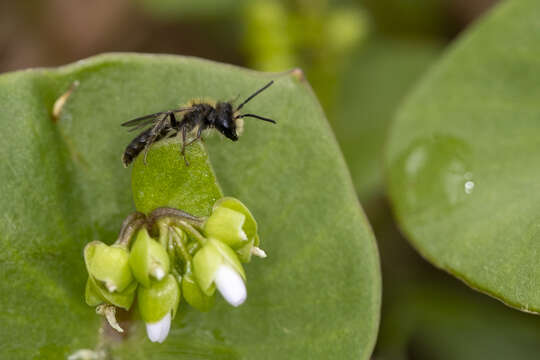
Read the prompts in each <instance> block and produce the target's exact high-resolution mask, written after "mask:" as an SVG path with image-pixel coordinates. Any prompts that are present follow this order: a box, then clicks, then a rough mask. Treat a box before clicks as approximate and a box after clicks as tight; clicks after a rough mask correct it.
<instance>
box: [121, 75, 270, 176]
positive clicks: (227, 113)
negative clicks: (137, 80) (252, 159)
mask: <svg viewBox="0 0 540 360" xmlns="http://www.w3.org/2000/svg"><path fill="white" fill-rule="evenodd" d="M273 83H274V81H270V82H269V83H268V84H266V85H265V86H263V87H262V88H260V89H259V90H257V91H255V92H254V93H253V94H251V95H250V96H249V97H248V98H247V99H246V100H244V101H243V102H242V103H241V104H240V105H238V106H237V107H236V109H233V105H232V103H231V102H218V103H217V104H216V105H215V106H214V105H211V104H209V103H204V102H203V103H193V104H191V105H190V106H187V107H182V108H179V109H174V110H169V111H162V112H158V113H155V114H150V115H145V116H141V117H139V118H136V119H133V120H130V121H127V122H125V123H123V124H122V126H127V127H132V129H130V130H129V131H134V130H137V129H140V128H143V127H145V126H147V125H150V124H151V125H152V126H151V127H150V128H148V129H146V130H144V131H143V132H141V133H140V134H139V135H137V137H135V139H133V140H132V141H131V142H130V143H129V145H128V146H127V147H126V150H125V151H124V154H123V155H122V163H123V164H124V167H127V166H128V165H129V164H131V162H132V161H133V160H134V159H135V158H136V157H137V155H139V154H140V153H141V151H143V150H144V163H145V164H146V155H147V153H148V149H149V148H150V146H152V144H153V143H155V142H156V141H159V140H161V139H166V138H170V137H173V136H176V135H177V134H178V133H180V134H181V135H182V151H181V154H182V156H183V157H184V161H185V162H186V165H189V164H188V161H187V160H186V155H185V149H186V146H188V145H190V144H192V143H193V142H195V141H197V140H199V139H200V138H201V136H202V133H203V131H204V130H206V129H211V128H215V129H216V130H217V131H219V132H220V133H222V134H223V135H225V136H226V137H227V138H229V139H231V140H232V141H237V140H238V135H239V134H238V133H239V132H240V131H241V130H242V120H241V119H242V118H245V117H252V118H256V119H259V120H264V121H268V122H271V123H273V124H275V123H276V122H275V121H274V120H272V119H268V118H265V117H262V116H259V115H255V114H239V113H238V111H239V110H240V109H241V108H242V107H243V106H244V105H245V104H247V103H248V102H249V101H250V100H251V99H253V98H254V97H255V96H257V95H259V94H260V93H261V92H263V91H264V90H266V89H267V88H268V87H269V86H270V85H272V84H273ZM178 113H184V116H183V117H182V118H181V119H180V120H178V119H177V118H176V115H175V114H178ZM193 133H195V137H193V138H192V139H190V140H189V141H188V137H189V136H191V135H192V134H193ZM186 141H187V142H186Z"/></svg>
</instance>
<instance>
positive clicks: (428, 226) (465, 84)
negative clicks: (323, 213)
mask: <svg viewBox="0 0 540 360" xmlns="http://www.w3.org/2000/svg"><path fill="white" fill-rule="evenodd" d="M539 13H540V4H539V3H538V2H536V1H532V0H527V1H509V2H506V3H503V4H502V5H501V6H500V7H498V8H496V9H495V11H493V12H492V13H491V14H490V15H489V16H488V17H487V18H485V19H484V20H483V21H481V22H480V23H479V24H478V25H477V26H475V27H473V28H472V29H471V31H470V32H469V33H467V34H465V35H464V36H463V38H461V39H460V41H458V43H456V44H455V45H454V47H453V49H452V50H451V51H450V52H449V53H448V54H447V55H446V57H445V58H444V60H443V61H442V62H441V63H439V64H438V65H437V66H436V68H435V69H433V71H432V72H431V73H430V74H429V75H428V76H427V77H426V78H425V79H424V81H423V82H422V83H421V84H420V86H419V87H418V88H417V89H416V91H415V92H414V93H413V94H412V95H411V96H410V97H409V99H408V101H407V102H406V103H405V105H404V106H403V108H401V110H400V112H399V114H398V116H397V119H396V122H395V124H394V125H393V128H392V131H391V134H390V139H389V143H388V149H387V156H386V165H387V173H388V174H389V191H390V195H391V198H392V202H393V206H394V209H395V213H396V215H397V217H398V220H399V223H400V225H401V227H402V229H403V230H404V232H405V233H406V234H407V237H408V238H409V240H410V241H411V242H412V243H413V245H414V246H415V247H416V248H417V249H418V250H419V252H420V253H421V254H422V255H423V256H425V257H426V258H427V259H429V260H430V261H431V262H432V263H434V264H435V265H436V266H438V267H440V268H442V269H445V270H447V271H449V272H450V273H452V274H454V275H455V276H457V277H458V278H460V279H462V280H464V281H465V282H466V283H468V284H469V285H470V286H472V287H474V288H475V289H478V290H480V291H482V292H485V293H487V294H490V295H491V296H494V297H496V298H498V299H500V300H502V301H504V302H505V303H507V304H509V305H511V306H514V307H517V308H520V309H522V310H524V311H532V312H538V311H540V283H539V282H538V278H539V277H540V267H539V266H538V261H539V256H538V254H540V251H539V249H540V232H539V231H538V214H539V213H540V202H539V201H537V199H536V195H535V194H537V193H539V194H540V192H539V191H537V190H539V187H538V184H540V182H539V181H538V179H539V177H540V168H539V167H538V160H539V159H540V148H539V147H538V140H537V139H538V137H539V136H540V131H539V130H540V128H539V127H538V114H539V113H540V102H538V98H540V87H539V86H538V84H539V83H540V72H539V71H538V59H537V56H536V53H537V52H538V51H540V45H539V44H538V42H537V41H536V40H535V37H534V36H531V34H536V33H537V32H538V31H539V30H540V25H539V23H538V14H539Z"/></svg>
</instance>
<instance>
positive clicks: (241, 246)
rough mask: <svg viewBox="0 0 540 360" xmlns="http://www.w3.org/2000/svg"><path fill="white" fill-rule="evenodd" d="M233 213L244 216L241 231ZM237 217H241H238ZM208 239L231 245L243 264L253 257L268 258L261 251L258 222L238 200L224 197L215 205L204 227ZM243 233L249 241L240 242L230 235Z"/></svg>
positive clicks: (237, 238)
mask: <svg viewBox="0 0 540 360" xmlns="http://www.w3.org/2000/svg"><path fill="white" fill-rule="evenodd" d="M233 212H236V213H237V214H238V213H239V214H242V215H244V217H245V218H244V222H243V223H242V225H240V226H241V231H238V226H239V225H238V224H237V223H235V221H238V220H235V219H234V217H233V216H232V215H231V214H232V213H233ZM236 217H239V216H238V215H236ZM204 230H205V234H206V235H207V237H212V238H215V239H218V240H221V241H222V242H224V243H226V244H227V245H229V246H230V247H231V248H232V249H234V250H235V251H236V254H237V256H238V258H239V259H240V261H241V262H245V263H247V262H249V261H250V260H251V256H252V255H256V256H259V257H262V258H264V257H266V253H265V252H264V251H263V250H262V249H260V248H259V247H258V246H259V242H260V240H259V235H258V234H257V222H256V221H255V218H254V217H253V215H252V214H251V212H250V211H249V209H248V208H247V207H246V206H245V205H244V204H243V203H242V202H241V201H240V200H238V199H235V198H232V197H224V198H221V199H219V200H218V201H216V203H215V204H214V208H213V212H212V215H211V216H210V217H209V218H208V220H207V221H206V223H205V226H204ZM238 233H243V234H245V237H247V240H241V241H240V240H239V237H238V236H236V238H234V237H233V236H231V235H230V234H238Z"/></svg>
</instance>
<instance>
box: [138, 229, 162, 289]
mask: <svg viewBox="0 0 540 360" xmlns="http://www.w3.org/2000/svg"><path fill="white" fill-rule="evenodd" d="M129 266H130V267H131V271H132V272H133V276H135V279H137V281H138V282H140V283H141V284H142V285H143V286H145V287H149V286H150V285H151V283H150V277H152V278H154V279H155V280H157V281H160V280H162V279H163V278H165V276H166V275H167V274H168V273H169V270H170V261H169V256H168V255H167V251H166V250H165V249H164V248H163V246H162V245H161V244H160V243H159V242H157V241H156V240H154V239H152V238H151V237H150V235H149V234H148V231H147V230H146V229H145V228H142V229H141V230H139V232H138V233H137V238H136V239H135V243H134V244H133V246H132V247H131V253H130V255H129Z"/></svg>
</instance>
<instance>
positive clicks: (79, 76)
mask: <svg viewBox="0 0 540 360" xmlns="http://www.w3.org/2000/svg"><path fill="white" fill-rule="evenodd" d="M270 78H272V79H274V80H276V84H275V85H273V86H272V87H271V88H270V89H269V90H267V91H266V92H264V93H263V94H261V95H260V96H259V97H258V98H256V99H255V100H254V101H253V102H251V103H250V104H248V105H247V106H246V107H245V109H246V111H248V110H249V111H250V112H254V113H258V114H261V115H264V116H269V117H272V118H275V119H276V120H278V125H271V124H267V123H263V122H260V121H257V120H255V119H246V126H245V127H246V130H245V134H244V135H243V136H242V138H241V139H240V140H239V141H238V142H237V143H233V142H230V141H228V140H223V139H222V138H221V137H219V136H215V137H214V138H212V139H210V141H209V150H210V158H211V162H212V165H213V167H214V168H215V171H216V173H217V176H218V181H219V182H220V183H221V185H222V189H223V191H224V193H225V194H226V195H230V196H235V197H237V198H239V199H241V200H242V201H243V202H244V203H245V204H246V205H247V206H248V207H249V208H250V209H251V210H252V212H253V214H254V216H255V217H256V218H257V220H258V222H259V225H260V235H261V241H262V242H261V244H262V246H263V247H264V249H265V250H266V251H267V253H268V255H269V257H268V258H267V259H265V260H259V259H257V260H253V261H252V263H251V264H249V265H248V266H247V268H246V270H247V274H248V300H247V302H246V304H244V305H243V306H242V307H240V308H238V309H233V308H231V307H230V306H228V305H226V304H225V303H224V302H223V301H221V300H220V301H218V302H217V303H216V307H215V308H214V309H213V310H212V311H210V312H208V313H199V312H197V311H194V310H190V309H188V307H187V306H186V304H185V303H182V304H181V305H180V310H179V313H178V315H177V317H176V319H175V321H174V323H173V327H172V330H171V333H170V334H169V338H168V339H167V341H166V342H165V343H164V344H161V345H155V344H151V343H150V342H149V341H148V340H147V339H146V337H145V336H144V326H141V325H142V324H141V323H137V324H138V325H136V326H135V328H134V329H132V331H130V335H129V336H128V337H127V338H124V340H123V341H120V342H113V344H114V345H112V347H113V352H114V357H115V358H126V359H128V358H129V359H133V358H138V359H144V358H152V359H167V358H171V359H172V358H174V359H194V358H205V359H233V358H234V359H236V358H239V359H277V358H311V359H317V358H321V359H327V358H330V357H333V358H340V359H346V358H350V359H367V358H368V357H369V355H370V353H371V350H372V348H373V344H374V342H375V337H376V331H377V326H378V318H379V307H380V273H379V264H378V257H377V250H376V247H375V243H374V239H373V235H372V233H371V231H370V229H369V226H368V224H367V222H366V220H365V217H364V216H363V214H362V211H361V209H360V207H359V205H358V203H357V201H356V197H355V194H354V190H353V188H352V185H351V181H350V178H349V175H348V172H347V169H346V167H345V165H344V161H343V159H342V156H341V154H340V152H339V150H338V147H337V145H336V142H335V140H334V137H333V135H332V133H331V131H330V130H329V127H328V125H327V123H326V120H325V118H324V115H323V113H322V111H321V109H320V107H319V105H318V103H317V101H316V99H315V98H314V96H313V94H312V93H311V91H310V89H309V86H307V85H306V83H305V81H304V79H303V78H302V76H301V73H299V72H298V71H296V72H292V73H288V74H282V75H268V74H262V73H256V72H252V71H248V70H243V69H240V68H236V67H233V66H229V65H222V64H216V63H212V62H208V61H201V60H196V59H190V58H182V57H171V56H140V55H128V54H125V55H106V56H99V57H96V58H92V59H88V60H85V61H81V62H78V63H76V64H73V65H69V66H66V67H63V68H60V69H57V70H33V71H24V72H17V73H13V74H6V75H3V76H2V77H0V99H2V106H3V109H2V112H0V123H1V124H2V126H3V130H4V140H3V141H2V143H1V145H0V149H1V151H0V157H1V161H0V173H1V174H2V175H3V176H2V180H1V182H0V191H1V193H2V197H1V198H0V204H1V206H2V210H3V211H2V214H3V215H2V216H1V217H0V231H1V233H0V234H1V236H0V250H1V252H0V264H1V265H0V275H1V278H2V279H3V281H2V285H0V294H2V295H1V297H0V306H1V307H2V310H3V311H2V315H1V316H0V321H1V323H2V326H1V327H0V338H1V339H2V344H3V345H2V347H1V348H0V358H9V359H30V358H51V359H57V358H62V357H65V356H66V355H68V354H71V353H73V352H74V351H76V350H77V349H81V348H88V349H94V348H95V347H96V346H97V344H98V343H100V344H102V345H103V341H106V340H107V335H106V338H105V339H102V338H100V337H99V332H98V330H99V327H100V321H99V320H98V316H97V315H95V314H94V311H93V309H92V308H90V307H88V306H86V305H85V303H84V285H85V281H86V274H85V270H84V264H83V259H82V249H83V246H84V244H85V243H87V242H89V241H91V240H102V241H105V242H107V243H110V242H112V241H113V240H114V238H115V237H116V235H117V232H118V230H119V226H120V223H121V221H122V220H123V218H124V217H125V216H126V215H127V214H129V213H130V212H132V211H133V210H134V206H133V202H132V196H131V191H130V186H129V184H130V175H129V174H130V170H126V169H124V168H123V167H122V165H121V162H120V155H121V153H122V151H123V149H124V147H125V146H126V145H127V143H128V142H129V141H130V140H131V138H132V136H133V134H132V133H127V132H126V131H125V129H124V128H121V127H120V126H119V124H120V123H121V122H122V121H125V120H128V119H130V118H133V117H136V116H139V115H142V114H147V113H150V112H155V111H160V110H163V109H169V108H174V107H176V106H178V105H179V104H184V103H186V102H187V101H188V100H190V99H192V98H196V97H209V98H213V99H223V100H228V99H232V98H234V97H235V96H236V95H237V94H241V96H242V97H245V96H247V95H248V94H250V93H251V92H252V91H254V90H256V89H257V88H259V87H260V86H262V85H263V84H264V83H266V82H267V81H268V80H269V79H270ZM74 80H78V81H79V82H80V85H79V86H78V88H76V90H75V91H74V92H73V93H72V95H71V96H70V97H69V98H68V100H67V102H66V104H65V106H64V108H63V109H62V112H61V116H60V118H59V120H58V121H57V122H54V121H53V118H52V117H51V115H50V114H51V109H52V107H53V103H54V101H55V99H57V98H58V97H59V96H60V95H61V94H62V93H63V92H64V91H66V89H67V88H68V87H69V85H70V84H71V83H72V82H73V81H74ZM179 156H180V155H179ZM149 158H150V157H149ZM155 186H156V187H159V186H160V184H159V183H156V184H155ZM185 191H186V192H190V191H192V190H190V188H186V189H185ZM190 206H191V205H190ZM185 210H188V211H190V210H191V209H189V208H186V209H185ZM105 334H107V332H106V333H105ZM105 344H106V342H105Z"/></svg>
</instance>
